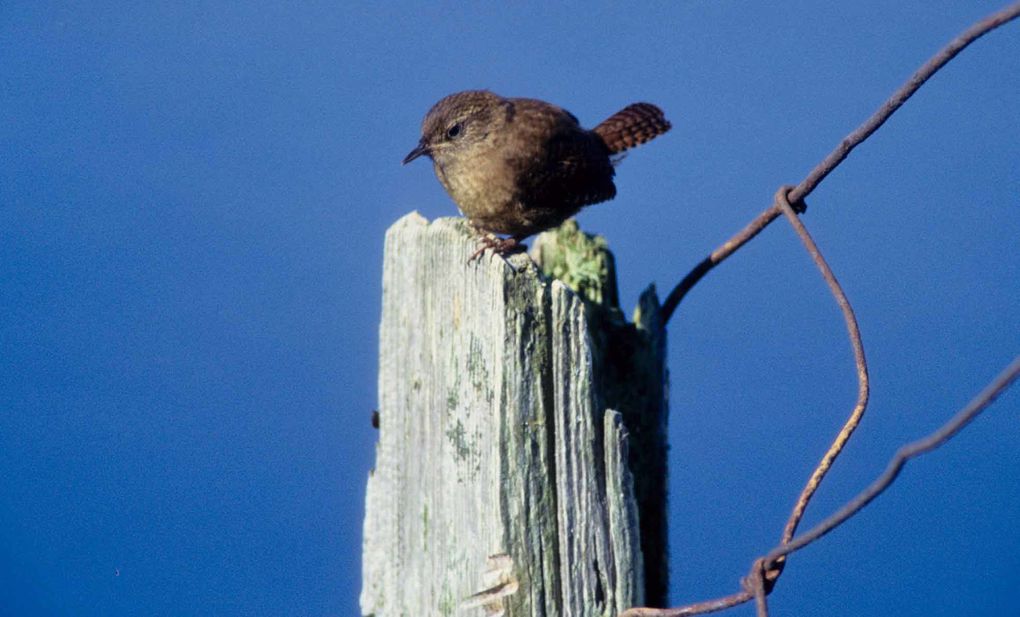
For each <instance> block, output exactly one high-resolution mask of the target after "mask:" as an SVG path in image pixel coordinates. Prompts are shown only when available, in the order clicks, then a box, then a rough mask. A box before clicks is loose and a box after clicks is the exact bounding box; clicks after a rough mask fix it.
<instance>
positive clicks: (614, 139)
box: [594, 103, 672, 154]
mask: <svg viewBox="0 0 1020 617" xmlns="http://www.w3.org/2000/svg"><path fill="white" fill-rule="evenodd" d="M671 126H672V125H671V124H670V123H669V120H666V116H665V114H663V113H662V110H661V109H659V108H658V107H656V106H655V105H652V104H651V103H634V104H633V105H628V106H626V107H624V108H623V109H621V110H620V111H618V112H616V113H615V114H613V115H611V116H609V117H608V118H606V119H605V120H603V121H602V123H601V124H599V125H598V126H596V127H595V129H594V131H595V132H596V133H597V134H598V136H599V137H601V138H602V141H604V142H605V144H606V146H607V147H608V148H609V153H610V154H618V153H620V152H623V151H624V150H628V149H630V148H633V147H634V146H639V145H641V144H643V143H645V142H646V141H649V140H651V139H653V138H655V137H658V136H659V135H662V134H663V133H665V132H666V131H668V130H669V129H670V127H671Z"/></svg>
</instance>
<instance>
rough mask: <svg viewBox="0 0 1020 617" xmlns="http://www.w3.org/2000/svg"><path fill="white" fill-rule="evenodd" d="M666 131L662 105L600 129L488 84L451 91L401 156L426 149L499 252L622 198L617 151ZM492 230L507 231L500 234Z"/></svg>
mask: <svg viewBox="0 0 1020 617" xmlns="http://www.w3.org/2000/svg"><path fill="white" fill-rule="evenodd" d="M669 129H670V123H669V121H667V120H666V117H665V116H664V115H663V113H662V110H661V109H659V108H658V107H656V106H655V105H652V104H650V103H634V104H632V105H628V106H627V107H625V108H623V109H622V110H620V111H618V112H616V113H615V114H613V115H612V116H610V117H609V118H607V119H606V120H604V121H603V122H602V123H601V124H599V125H597V126H596V127H595V128H594V129H592V130H588V129H585V128H583V127H582V126H581V125H580V123H578V121H577V118H575V117H574V115H573V114H571V113H570V112H568V111H567V110H565V109H563V108H561V107H557V106H556V105H553V104H551V103H546V102H545V101H539V100H535V99H524V98H504V97H501V96H498V95H496V94H493V93H492V92H489V91H487V90H467V91H465V92H458V93H456V94H451V95H450V96H447V97H445V98H443V99H441V100H440V101H439V102H438V103H436V104H435V105H434V106H433V107H432V109H430V110H429V112H428V113H427V114H426V115H425V120H424V121H423V122H422V128H421V133H422V135H421V140H420V141H419V142H418V145H417V146H416V147H415V148H414V150H411V152H410V153H409V154H408V155H407V156H406V157H405V158H404V164H405V165H406V164H407V163H410V162H411V161H413V160H414V159H416V158H418V157H420V156H422V155H425V156H428V157H430V158H431V159H432V163H433V167H434V169H435V172H436V177H438V178H439V182H440V183H441V184H442V185H443V188H445V189H446V192H447V193H449V194H450V197H452V198H453V201H454V202H456V204H457V207H458V208H459V209H460V211H461V213H462V214H463V215H464V216H466V217H467V218H468V221H469V222H470V223H471V225H472V226H473V227H475V229H477V230H478V231H479V232H481V233H482V234H483V239H482V248H481V249H479V251H478V253H475V255H474V256H472V259H473V258H474V257H477V256H478V254H480V253H481V252H482V251H484V250H485V249H486V248H492V249H493V250H495V251H496V252H497V253H498V254H501V255H502V254H505V253H507V252H508V251H511V250H512V249H514V248H515V247H516V246H517V245H518V244H519V243H520V241H521V240H523V239H524V238H527V237H528V236H530V235H532V234H536V233H538V232H540V231H544V230H546V229H551V228H553V227H556V226H558V225H559V224H560V223H562V222H563V221H565V220H567V219H568V218H570V217H571V216H573V215H574V214H576V213H577V212H578V211H579V210H580V209H581V208H583V207H584V206H588V205H591V204H596V203H599V202H603V201H607V200H610V199H612V198H613V197H615V196H616V185H614V184H613V175H614V173H615V171H614V165H615V161H614V159H613V156H614V155H617V154H620V153H621V152H623V151H624V150H627V149H629V148H633V147H634V146H637V145H640V144H643V143H645V142H646V141H648V140H650V139H652V138H654V137H657V136H659V135H662V134H663V133H665V132H666V131H668V130H669ZM493 234H505V235H507V236H509V238H506V239H499V238H496V237H494V235H493Z"/></svg>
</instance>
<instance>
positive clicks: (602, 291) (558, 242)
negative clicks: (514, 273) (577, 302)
mask: <svg viewBox="0 0 1020 617" xmlns="http://www.w3.org/2000/svg"><path fill="white" fill-rule="evenodd" d="M532 255H533V256H534V257H535V261H536V262H537V263H538V265H539V268H541V270H542V273H543V274H545V275H546V276H548V277H550V278H554V279H558V280H560V281H563V282H564V283H566V285H567V287H570V288H571V289H572V290H574V293H576V294H578V295H579V296H581V297H582V298H584V299H585V300H587V301H589V302H591V303H593V304H598V305H601V306H610V307H617V306H618V305H619V297H618V295H617V290H616V264H615V262H614V261H613V254H612V253H611V252H609V245H608V244H607V243H606V239H605V238H603V237H602V236H594V235H591V234H586V233H584V232H583V231H581V230H580V228H578V226H577V222H576V221H574V220H573V219H570V220H569V221H567V222H566V223H563V224H562V225H560V226H559V227H557V228H556V229H554V230H551V231H547V232H545V233H543V234H542V235H540V236H539V237H538V238H537V239H536V240H535V248H534V249H533V251H532Z"/></svg>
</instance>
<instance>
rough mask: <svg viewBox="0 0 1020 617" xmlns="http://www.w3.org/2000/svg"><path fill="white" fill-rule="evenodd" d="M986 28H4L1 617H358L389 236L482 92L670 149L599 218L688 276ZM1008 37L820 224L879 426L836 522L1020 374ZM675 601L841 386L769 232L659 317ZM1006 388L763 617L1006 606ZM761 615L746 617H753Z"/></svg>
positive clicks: (74, 14) (812, 9) (927, 18)
mask: <svg viewBox="0 0 1020 617" xmlns="http://www.w3.org/2000/svg"><path fill="white" fill-rule="evenodd" d="M999 6H1000V4H999V3H998V2H985V1H972V2H966V3H961V2H949V1H924V2H920V1H918V2H913V1H912V2H898V3H886V2H877V1H874V2H872V1H869V2H855V3H838V4H837V3H828V2H806V1H805V2H783V3H767V4H766V3H753V4H752V3H736V2H716V1H704V2H676V3H661V4H646V5H640V6H638V5H623V4H573V5H556V6H549V5H546V4H544V3H543V4H538V3H536V4H525V3H518V4H515V5H514V6H513V7H509V8H507V7H498V8H497V7H496V6H494V5H490V6H483V5H471V6H462V5H458V4H454V3H433V4H427V5H425V4H422V5H419V4H411V3H398V2H394V3H386V4H385V5H383V4H381V3H378V4H377V3H372V4H369V3H366V4H364V5H361V6H358V5H355V4H353V3H327V2H321V3H319V2H311V3H302V4H295V3H271V2H247V3H225V2H224V3H217V2H187V3H163V4H162V5H157V3H107V2H95V3H88V4H87V5H86V4H82V3H49V2H5V3H4V4H3V6H2V7H0V66H3V67H4V68H3V70H2V72H0V109H2V110H3V120H2V121H0V410H2V411H0V477H2V478H4V488H3V495H2V498H0V580H3V581H5V583H4V584H3V585H0V613H2V614H5V615H142V614H144V615H343V616H347V615H355V614H357V594H358V590H359V588H360V554H359V552H360V541H361V516H362V513H363V490H364V482H365V478H366V474H367V473H368V470H369V468H370V466H371V464H372V457H373V443H374V440H375V438H376V435H375V433H374V431H373V430H372V429H371V427H370V425H369V414H370V412H371V410H372V409H373V408H374V406H375V401H376V393H375V378H376V368H375V361H376V357H377V342H376V336H377V325H378V321H379V312H380V295H381V289H380V278H381V254H382V241H383V234H384V231H385V229H386V228H387V226H388V225H389V224H391V223H392V222H393V221H394V220H396V219H397V218H398V217H400V216H401V215H403V214H405V213H407V212H409V211H411V210H415V209H417V210H419V211H420V212H422V213H423V214H424V215H425V216H427V217H429V218H434V217H439V216H449V215H453V214H455V209H454V207H453V204H452V203H451V202H450V200H449V199H448V198H447V197H446V195H445V193H443V191H442V189H441V187H440V186H439V184H438V182H436V180H435V178H434V176H433V174H432V172H431V170H430V169H429V166H428V165H427V164H425V163H418V164H415V165H410V166H408V167H401V166H400V160H401V158H402V157H403V156H404V155H405V154H406V153H407V151H408V150H410V148H411V147H412V146H413V145H414V144H415V143H416V141H417V139H418V130H419V124H420V121H421V117H422V115H423V114H424V113H425V111H426V110H427V109H428V108H429V106H431V104H432V103H433V102H435V100H437V99H438V98H440V97H441V96H444V95H446V94H449V93H451V92H454V91H458V90H463V89H468V88H491V89H492V90H494V91H496V92H498V93H500V94H504V95H509V96H529V97H536V98H542V99H546V100H549V101H552V102H555V103H557V104H560V105H562V106H564V107H566V108H567V109H569V110H571V111H572V112H573V113H574V114H575V115H577V116H578V117H579V118H580V119H581V121H582V123H584V124H586V125H588V126H593V125H594V124H596V123H597V122H599V121H600V120H602V119H603V118H605V117H606V116H608V115H609V114H611V113H613V112H614V111H616V110H617V109H619V108H621V107H623V106H624V105H626V104H628V103H631V102H634V101H639V100H646V101H650V102H653V103H656V104H657V105H659V106H660V107H662V108H663V109H664V110H665V111H666V114H667V116H668V117H669V118H670V119H671V120H672V121H673V124H674V127H675V128H674V130H673V131H672V132H671V133H669V134H668V135H667V136H665V137H663V138H661V139H659V140H656V141H655V142H654V143H653V144H650V145H648V146H645V147H642V148H641V149H640V150H637V151H635V152H634V153H632V154H631V155H630V156H628V157H627V160H626V161H625V162H624V163H623V164H622V165H621V167H620V168H619V170H618V176H617V180H618V182H617V187H618V189H619V195H618V197H617V198H616V200H615V201H612V202H609V203H606V204H601V205H598V206H595V207H593V208H591V209H589V210H587V211H585V212H583V213H582V214H581V216H580V221H581V224H582V226H583V228H585V229H586V230H589V231H594V232H600V233H604V234H605V235H607V237H608V238H609V241H610V245H611V247H612V248H613V249H614V250H615V252H616V256H617V264H618V267H619V276H620V287H621V296H622V300H623V302H624V303H625V304H626V305H627V306H633V304H634V302H635V301H636V299H637V295H638V293H640V291H641V289H643V288H644V287H645V286H646V285H648V284H649V283H655V284H656V285H657V286H658V288H659V289H660V293H662V294H663V295H665V293H666V292H667V291H668V289H669V288H670V287H671V286H672V285H673V284H674V283H675V282H676V281H677V280H678V279H679V278H680V277H681V276H682V275H683V274H684V273H686V271H687V270H688V269H690V267H692V266H693V265H694V264H695V263H697V262H698V261H699V260H700V259H701V258H702V257H703V256H704V255H705V254H707V253H708V252H709V251H710V250H711V249H712V248H714V247H715V246H717V245H718V244H719V243H721V242H722V241H723V240H724V239H726V238H727V237H729V235H731V234H732V233H733V232H735V231H736V230H737V229H738V228H739V227H741V226H742V225H744V224H745V223H746V222H748V221H749V220H750V219H751V218H752V217H753V216H754V215H755V214H757V213H758V212H759V211H761V210H762V209H763V208H765V207H766V206H767V205H768V203H769V201H770V199H771V196H772V194H773V193H774V191H775V189H776V187H777V186H779V185H780V184H784V183H795V182H797V181H799V180H800V179H802V178H803V177H804V175H805V174H806V173H807V171H808V170H809V169H810V168H811V167H812V166H813V165H814V164H815V163H816V162H817V161H818V160H820V159H821V158H822V157H823V156H824V155H825V154H827V153H828V152H829V150H830V149H831V148H832V147H833V146H834V145H835V144H836V143H838V141H839V139H841V138H842V137H843V136H844V135H845V134H846V133H848V132H849V131H850V130H851V129H852V128H854V127H855V126H856V125H857V124H858V123H860V122H861V121H862V120H863V119H864V118H865V117H866V116H867V115H868V114H870V113H871V112H872V111H873V110H874V109H875V108H876V107H877V106H878V105H879V104H880V103H881V102H882V101H883V100H884V99H885V97H886V96H888V94H889V93H890V92H892V90H893V89H894V88H896V87H897V86H898V85H899V84H900V83H902V81H903V80H904V79H905V78H906V77H907V76H908V75H909V74H910V73H911V72H912V71H913V70H914V69H915V68H916V67H917V66H919V65H920V64H921V63H922V62H923V61H924V60H925V59H927V58H928V57H929V56H930V55H931V54H932V53H934V52H935V51H936V50H937V49H938V48H940V47H941V46H942V45H943V44H944V43H945V42H947V41H948V40H949V39H950V38H952V37H953V36H955V35H956V34H957V33H958V32H960V31H962V30H963V29H964V28H965V27H967V26H968V25H970V24H971V23H972V22H974V21H976V20H977V19H978V18H980V17H982V16H984V15H985V14H987V13H989V12H991V11H993V10H995V9H997V8H998V7H999ZM1018 178H1020V24H1016V23H1014V24H1011V25H1007V26H1006V27H1004V28H1002V29H1000V30H999V31H997V32H995V33H993V34H991V35H990V36H988V37H987V38H986V39H983V40H981V41H979V42H978V43H976V44H975V45H974V46H972V47H971V48H970V49H968V50H967V51H965V52H964V53H963V54H962V55H961V56H960V57H959V58H957V59H956V60H955V61H954V62H953V63H951V64H950V66H949V67H948V68H947V69H945V70H944V71H942V72H941V73H940V74H939V75H937V76H936V78H935V79H934V80H933V81H932V82H931V83H929V84H928V85H926V86H925V87H924V88H923V89H922V90H921V92H920V93H919V94H918V95H917V96H916V97H915V98H914V99H912V100H911V101H910V102H909V103H908V105H907V106H906V107H905V108H904V109H902V110H901V111H900V112H899V113H898V114H897V115H896V116H895V117H894V118H893V119H892V120H891V121H890V122H889V123H888V124H887V125H886V126H885V127H884V128H883V129H882V130H881V131H880V132H879V133H878V134H877V135H875V136H874V137H873V138H872V139H871V140H870V141H869V142H867V143H866V144H865V145H864V146H862V147H861V148H860V149H859V150H857V151H856V152H855V153H854V154H853V155H852V156H851V158H850V159H849V160H848V161H847V162H846V163H845V164H844V165H843V166H842V167H840V168H839V170H837V171H836V172H835V173H834V174H833V175H832V176H831V177H829V178H828V179H827V180H826V181H825V182H824V183H823V184H822V185H821V187H820V188H819V189H818V190H817V191H816V192H815V193H814V195H812V197H811V198H810V199H809V200H808V201H809V204H810V209H809V211H808V214H807V215H806V217H805V222H806V224H807V225H808V226H809V228H810V229H811V230H812V232H813V233H814V234H815V235H816V238H817V240H818V242H819V243H820V245H821V246H822V249H823V250H824V251H825V252H826V254H827V256H828V257H829V258H830V260H831V264H832V266H833V268H834V269H835V271H836V273H837V276H839V278H840V280H841V281H842V282H843V283H844V284H845V286H846V290H847V292H848V294H849V296H850V299H851V301H852V302H853V303H854V306H855V308H856V309H857V311H858V317H859V319H860V322H861V329H862V332H863V336H864V341H865V344H866V348H867V352H868V356H869V359H870V361H871V369H872V375H873V396H872V404H871V407H870V410H869V412H868V415H867V416H866V417H865V420H864V423H863V425H862V427H861V429H860V431H859V433H858V435H857V436H856V437H855V440H854V441H853V442H852V443H851V444H850V446H849V448H848V450H847V451H846V453H845V455H844V458H842V459H841V460H840V461H839V462H838V463H837V465H836V468H835V470H834V471H833V473H832V476H831V478H830V480H829V482H828V483H827V484H826V485H825V486H823V488H822V490H821V491H820V493H819V495H818V499H817V500H816V501H815V502H814V503H813V504H812V507H811V508H810V509H809V511H808V514H807V524H810V523H811V522H815V521H818V520H820V519H821V518H822V517H823V516H824V515H826V514H828V513H829V512H830V511H831V510H832V509H834V508H835V507H836V506H838V505H839V504H841V503H842V502H843V501H844V500H846V499H847V498H848V497H850V496H851V495H853V494H854V493H855V492H856V491H857V490H859V489H860V488H861V487H862V486H864V485H865V484H866V483H867V482H868V481H870V480H871V478H872V477H873V476H874V475H875V474H877V473H878V472H879V471H880V470H881V469H882V468H883V467H884V465H885V462H886V460H887V459H888V457H889V456H890V455H891V454H892V452H893V451H894V450H895V449H896V448H897V447H898V445H900V444H901V443H903V442H904V441H907V440H910V439H913V438H915V437H918V436H920V435H922V434H924V433H927V432H928V431H930V430H932V429H934V428H935V427H937V426H938V425H939V424H941V423H942V422H943V420H944V419H946V418H947V417H949V416H950V415H951V414H952V413H953V412H954V411H955V410H956V409H958V408H959V407H960V406H962V405H963V404H964V403H966V401H967V400H968V399H969V398H970V397H971V396H972V395H973V394H974V393H975V392H977V391H978V390H979V389H980V388H981V387H982V386H983V385H984V384H985V383H986V382H987V381H988V380H989V379H991V377H992V376H993V375H994V374H995V373H996V372H997V371H998V370H999V369H1000V368H1001V367H1002V366H1004V365H1005V364H1006V363H1007V362H1008V361H1009V360H1010V359H1012V357H1013V356H1014V355H1015V354H1016V353H1017V352H1018V350H1020V319H1018V316H1017V315H1018V311H1017V307H1018V306H1020V258H1018V250H1017V249H1018V246H1020V245H1018V240H1017V239H1018V238H1020V210H1018V205H1020V181H1018ZM669 334H670V352H669V362H670V368H671V371H672V383H671V405H672V417H671V422H670V431H671V433H670V436H671V442H672V451H671V457H672V458H671V464H672V470H671V476H670V487H671V499H672V502H671V524H672V530H671V534H672V535H671V551H672V556H673V564H674V565H673V568H674V579H673V581H672V587H671V589H672V595H673V599H674V601H677V602H682V601H693V600H698V599H703V598H706V597H712V596H716V595H721V594H725V593H729V592H731V591H734V590H735V589H736V586H737V580H738V578H739V577H740V576H741V575H743V574H744V572H745V571H746V569H747V566H748V565H749V563H750V562H751V560H752V559H753V557H755V556H756V555H758V554H760V553H762V552H764V551H765V550H767V549H769V548H770V547H771V546H772V545H773V544H774V542H775V541H776V539H777V537H778V535H779V531H780V529H781V527H782V524H783V521H784V520H785V517H786V515H787V513H788V511H789V509H790V507H791V506H792V503H793V500H794V498H795V496H796V494H797V492H798V491H799V490H800V487H801V485H802V484H803V482H804V480H805V479H806V478H807V476H808V474H809V473H810V470H811V468H812V467H813V465H814V464H815V462H816V461H817V459H818V458H819V457H820V456H821V453H822V452H823V450H824V448H825V447H826V445H827V442H828V441H829V440H830V439H831V436H832V435H833V434H834V433H835V431H836V430H837V429H838V426H839V425H840V423H841V422H842V421H843V419H844V417H845V416H846V415H847V413H848V412H849V410H850V408H851V406H852V403H853V397H854V392H855V388H856V384H855V381H854V373H853V365H852V359H851V356H850V351H849V347H848V345H847V343H846V341H845V335H844V332H843V325H842V321H841V318H840V315H839V313H838V311H837V309H836V307H835V305H834V303H833V302H832V300H831V298H830V297H829V296H828V294H827V292H826V290H825V288H824V285H823V283H822V282H821V280H820V279H819V277H818V275H817V274H816V272H815V271H814V269H813V266H812V265H811V264H810V261H809V260H808V258H807V256H806V255H805V254H804V252H803V250H802V249H801V248H800V246H799V244H798V242H797V240H796V238H795V236H794V235H793V234H792V232H791V231H790V230H789V229H788V228H787V227H786V226H785V224H784V223H783V222H782V221H778V222H777V223H776V224H775V225H773V227H772V228H770V229H768V230H767V231H766V232H765V233H764V234H762V236H760V237H759V238H757V239H756V240H755V241H754V242H753V243H752V244H751V245H750V246H748V247H746V248H745V249H744V250H742V251H741V252H740V253H738V254H737V255H736V256H735V257H734V258H732V259H731V260H730V261H729V262H727V263H726V264H724V265H723V266H722V267H720V268H719V269H718V270H717V271H716V272H713V273H712V274H711V275H710V276H709V278H708V279H706V280H705V281H704V282H703V283H702V284H701V285H700V286H699V287H697V288H696V289H695V290H694V292H693V293H692V294H691V295H690V297H689V298H688V300H687V301H686V302H685V303H684V304H683V305H682V306H681V307H680V309H679V312H678V313H677V315H676V317H675V318H674V320H673V322H672V323H671V325H670V333H669ZM1018 410H1020V393H1017V392H1011V393H1008V394H1007V395H1006V396H1005V397H1003V398H1002V399H1000V401H999V402H998V403H997V404H996V406H994V407H993V408H991V409H990V410H989V411H988V412H987V415H986V416H985V417H982V418H981V419H980V420H979V421H978V422H977V423H976V424H975V425H974V426H973V427H971V428H969V429H968V430H967V431H966V432H965V433H964V434H962V435H961V436H960V437H958V438H957V439H956V440H955V441H954V442H952V443H951V444H949V445H948V446H947V447H945V448H944V449H943V450H941V451H939V452H938V453H936V454H935V455H933V456H931V457H929V458H927V459H924V460H922V461H920V462H917V463H915V464H912V465H911V466H909V467H908V469H907V470H906V472H905V473H904V474H903V476H902V477H901V479H900V480H899V482H898V483H897V484H896V485H895V486H894V488H893V489H892V490H891V491H890V492H889V493H888V494H887V495H885V496H884V497H882V498H881V499H880V500H879V501H878V502H876V503H875V504H874V505H872V506H871V507H870V508H869V509H868V510H867V511H865V512H864V513H863V514H862V515H861V516H860V517H858V518H857V519H855V520H853V521H852V522H851V523H850V524H848V525H847V526H845V527H844V528H843V529H840V530H838V531H837V532H836V533H835V534H833V535H831V536H830V537H828V538H826V539H825V540H824V541H823V542H822V543H820V544H818V545H816V546H814V547H811V548H809V549H807V550H805V551H803V552H802V553H800V554H798V555H797V556H796V557H795V558H793V559H791V562H790V564H789V566H788V567H787V569H786V572H785V574H784V577H783V579H782V581H781V583H780V585H779V587H778V588H777V590H776V592H775V593H774V594H773V596H772V598H771V605H772V607H773V610H774V614H776V615H794V614H828V615H859V614H898V615H937V614H947V615H948V614H960V613H966V614H1016V613H1017V612H1020V600H1018V599H1017V597H1016V594H1015V590H1016V589H1017V588H1018V587H1020V574H1018V573H1020V528H1018V526H1017V525H1016V514H1017V513H1018V512H1020V466H1018V465H1017V463H1016V461H1017V453H1018V449H1020V446H1018V443H1020V432H1018V430H1017V426H1018V424H1017V420H1018ZM751 611H752V609H750V608H748V607H744V608H743V609H739V610H737V611H734V612H733V613H732V614H737V615H749V614H752V613H751Z"/></svg>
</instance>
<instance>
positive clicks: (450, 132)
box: [446, 122, 464, 139]
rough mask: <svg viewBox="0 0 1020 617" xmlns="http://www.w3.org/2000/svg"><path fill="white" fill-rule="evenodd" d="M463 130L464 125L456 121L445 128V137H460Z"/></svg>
mask: <svg viewBox="0 0 1020 617" xmlns="http://www.w3.org/2000/svg"><path fill="white" fill-rule="evenodd" d="M463 132H464V126H463V125H462V124H461V123H460V122H458V123H457V124H454V125H453V126H451V127H450V128H448V129H446V137H447V138H449V139H456V138H458V137H460V134H461V133H463Z"/></svg>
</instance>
